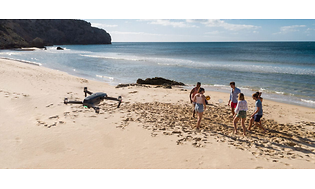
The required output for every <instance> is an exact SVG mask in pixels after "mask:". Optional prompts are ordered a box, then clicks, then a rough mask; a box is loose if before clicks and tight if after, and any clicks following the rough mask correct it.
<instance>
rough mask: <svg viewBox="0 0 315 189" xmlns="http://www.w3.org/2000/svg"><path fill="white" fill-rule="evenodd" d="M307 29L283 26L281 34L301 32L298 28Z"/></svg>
mask: <svg viewBox="0 0 315 189" xmlns="http://www.w3.org/2000/svg"><path fill="white" fill-rule="evenodd" d="M304 27H306V26H305V25H293V26H283V27H281V28H280V31H281V32H285V33H286V32H295V31H299V30H298V29H297V28H304Z"/></svg>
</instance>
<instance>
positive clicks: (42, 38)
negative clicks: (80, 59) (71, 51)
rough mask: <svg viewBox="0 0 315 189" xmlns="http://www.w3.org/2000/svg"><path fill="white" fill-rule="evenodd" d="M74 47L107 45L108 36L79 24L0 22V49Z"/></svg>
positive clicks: (54, 21) (65, 22)
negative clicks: (76, 45) (52, 46)
mask: <svg viewBox="0 0 315 189" xmlns="http://www.w3.org/2000/svg"><path fill="white" fill-rule="evenodd" d="M74 44H111V36H110V35H109V33H107V32H106V31H105V30H103V29H99V28H95V27H91V24H90V23H89V22H86V21H83V20H66V19H53V20H48V19H34V20H29V19H22V20H18V19H14V20H7V19H6V20H1V19H0V49H9V48H20V47H44V46H49V45H74Z"/></svg>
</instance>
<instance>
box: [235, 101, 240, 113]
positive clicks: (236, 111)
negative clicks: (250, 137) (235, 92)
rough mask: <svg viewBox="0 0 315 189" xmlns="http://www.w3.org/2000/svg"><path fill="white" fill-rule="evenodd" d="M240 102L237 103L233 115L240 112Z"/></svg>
mask: <svg viewBox="0 0 315 189" xmlns="http://www.w3.org/2000/svg"><path fill="white" fill-rule="evenodd" d="M239 105H240V102H238V103H237V105H236V108H235V110H234V112H235V114H238V112H239V110H240V106H239Z"/></svg>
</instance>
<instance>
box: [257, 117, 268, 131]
mask: <svg viewBox="0 0 315 189" xmlns="http://www.w3.org/2000/svg"><path fill="white" fill-rule="evenodd" d="M260 118H261V117H260ZM256 123H257V125H258V127H259V128H261V129H262V130H264V132H266V129H265V128H264V127H263V126H262V125H261V120H260V119H259V121H258V122H256Z"/></svg>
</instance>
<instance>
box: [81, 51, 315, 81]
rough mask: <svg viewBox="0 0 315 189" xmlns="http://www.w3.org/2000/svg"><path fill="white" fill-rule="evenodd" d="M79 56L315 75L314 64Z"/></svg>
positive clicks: (238, 70)
mask: <svg viewBox="0 0 315 189" xmlns="http://www.w3.org/2000/svg"><path fill="white" fill-rule="evenodd" d="M80 56H84V57H90V58H99V59H108V60H122V61H132V62H141V63H142V64H143V63H144V64H145V63H147V64H155V65H158V66H176V67H187V68H199V69H211V70H225V71H237V72H251V73H265V74H293V75H311V76H315V66H308V67H305V66H303V67H302V66H296V65H295V66H292V65H279V64H276V63H274V64H271V63H269V64H263V63H258V62H235V61H214V60H208V61H200V60H196V61H193V60H189V59H182V58H164V57H146V56H135V55H128V54H118V53H108V54H80Z"/></svg>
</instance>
